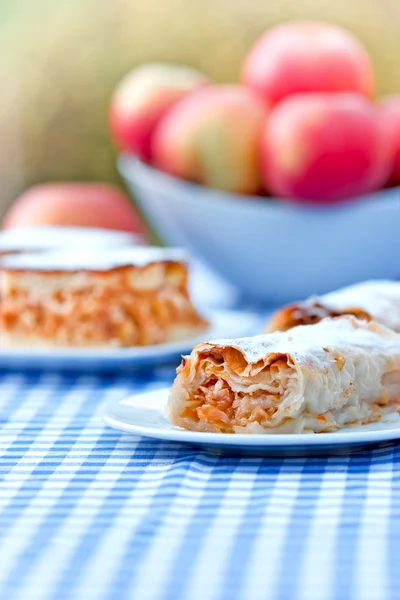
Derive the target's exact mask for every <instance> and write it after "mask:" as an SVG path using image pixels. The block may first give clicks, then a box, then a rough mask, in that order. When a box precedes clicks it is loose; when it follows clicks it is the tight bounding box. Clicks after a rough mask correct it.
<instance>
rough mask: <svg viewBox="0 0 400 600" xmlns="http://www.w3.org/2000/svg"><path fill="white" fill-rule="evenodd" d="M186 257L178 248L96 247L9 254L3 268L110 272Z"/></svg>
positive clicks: (184, 258) (176, 260) (182, 259)
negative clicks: (120, 268) (83, 249)
mask: <svg viewBox="0 0 400 600" xmlns="http://www.w3.org/2000/svg"><path fill="white" fill-rule="evenodd" d="M186 259H187V255H186V253H185V252H184V251H183V250H180V249H178V248H157V247H144V246H131V247H125V248H98V249H97V248H96V249H91V250H88V251H84V252H83V251H80V252H77V251H73V250H63V251H60V252H45V253H38V254H18V255H8V256H5V257H3V258H2V260H1V267H2V268H3V269H6V270H7V269H9V270H20V271H25V270H32V271H68V272H71V271H108V270H110V269H114V268H118V267H124V266H135V267H144V266H146V265H148V264H151V263H155V262H163V261H173V262H186Z"/></svg>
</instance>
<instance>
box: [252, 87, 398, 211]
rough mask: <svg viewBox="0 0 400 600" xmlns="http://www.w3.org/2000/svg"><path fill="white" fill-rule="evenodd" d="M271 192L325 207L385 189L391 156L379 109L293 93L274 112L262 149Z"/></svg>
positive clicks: (355, 100) (342, 97) (357, 99)
mask: <svg viewBox="0 0 400 600" xmlns="http://www.w3.org/2000/svg"><path fill="white" fill-rule="evenodd" d="M261 156H262V158H261V162H262V171H263V178H264V182H265V184H266V185H267V186H268V188H269V190H270V192H271V193H272V194H273V195H275V196H279V197H282V198H286V199H288V200H293V201H298V202H300V201H303V202H304V201H306V202H307V203H314V204H321V203H322V204H324V203H330V202H337V201H339V200H344V199H347V198H352V197H357V196H361V195H363V194H367V193H370V192H373V191H375V190H377V189H379V188H381V187H383V186H384V185H385V184H386V183H387V181H388V179H389V176H390V173H391V170H392V164H393V151H392V144H391V140H390V137H389V136H388V135H387V134H386V131H385V127H384V126H383V123H382V119H381V115H380V110H379V108H378V107H377V106H376V105H375V104H373V103H372V102H371V101H370V100H368V99H367V98H364V97H363V96H361V95H359V94H351V93H338V94H321V93H308V94H294V95H292V96H288V97H287V98H285V100H282V101H281V102H280V103H279V104H278V105H276V107H274V109H273V110H272V111H271V113H270V116H269V119H268V121H267V122H266V124H265V128H264V133H263V137H262V150H261Z"/></svg>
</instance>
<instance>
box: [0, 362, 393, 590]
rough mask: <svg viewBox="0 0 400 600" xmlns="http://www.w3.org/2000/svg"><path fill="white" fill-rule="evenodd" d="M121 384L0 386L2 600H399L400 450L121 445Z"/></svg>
mask: <svg viewBox="0 0 400 600" xmlns="http://www.w3.org/2000/svg"><path fill="white" fill-rule="evenodd" d="M172 376H173V373H172V370H170V369H166V368H163V369H161V370H160V371H158V372H156V373H152V374H150V373H144V374H141V375H140V376H138V375H136V376H135V377H128V376H115V377H108V378H101V377H97V376H74V375H72V374H71V375H61V374H51V373H47V374H46V373H43V374H32V375H29V374H25V375H21V374H12V373H2V374H1V375H0V408H1V410H0V419H1V426H2V433H1V438H0V443H1V451H0V452H1V461H0V479H1V483H0V599H1V600H8V599H12V600H45V599H46V600H47V599H49V600H50V599H51V600H64V599H71V600H80V599H82V600H83V599H84V600H114V599H116V600H117V599H118V600H125V599H132V600H297V599H299V600H300V599H301V600H328V599H339V600H345V599H349V600H350V599H351V600H387V599H397V598H400V446H399V445H397V444H396V445H391V446H388V447H385V448H376V449H373V450H371V451H368V452H363V453H359V454H352V455H347V456H331V457H326V458H308V459H304V458H298V459H277V458H273V459H270V458H241V457H229V456H222V455H221V456H218V455H212V454H207V453H205V452H202V451H199V450H198V449H196V448H195V447H190V446H185V445H179V444H176V443H162V442H157V441H151V440H146V439H144V438H142V439H140V438H137V437H133V436H130V435H124V434H122V433H121V434H120V433H119V432H117V431H113V430H111V429H107V428H105V427H104V426H103V425H102V422H101V420H100V417H99V409H100V407H101V405H102V404H103V403H104V402H105V401H106V400H107V399H109V398H111V397H123V396H125V395H127V394H130V393H132V392H134V391H135V390H139V389H140V390H142V389H145V388H148V389H152V388H157V387H160V386H162V385H165V383H169V382H170V381H171V379H172Z"/></svg>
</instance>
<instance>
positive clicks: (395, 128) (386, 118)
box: [381, 94, 400, 185]
mask: <svg viewBox="0 0 400 600" xmlns="http://www.w3.org/2000/svg"><path fill="white" fill-rule="evenodd" d="M381 106H382V112H381V114H382V119H383V124H384V127H385V130H386V132H387V135H388V137H389V138H390V140H391V142H392V144H393V154H394V161H393V169H392V173H391V176H390V183H391V184H392V185H400V94H393V95H391V96H387V97H386V98H383V99H382V104H381Z"/></svg>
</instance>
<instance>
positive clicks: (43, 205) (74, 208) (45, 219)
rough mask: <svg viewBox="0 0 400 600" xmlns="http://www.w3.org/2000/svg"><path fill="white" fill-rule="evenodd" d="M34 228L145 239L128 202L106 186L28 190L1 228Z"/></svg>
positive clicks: (51, 186) (53, 186)
mask: <svg viewBox="0 0 400 600" xmlns="http://www.w3.org/2000/svg"><path fill="white" fill-rule="evenodd" d="M37 225H68V226H77V227H99V228H105V229H117V230H121V231H128V232H132V233H139V234H142V235H144V236H146V227H145V225H144V223H143V221H142V219H141V217H140V215H139V212H138V211H137V209H136V208H135V206H134V205H133V203H132V201H131V200H130V198H129V197H128V196H127V195H126V194H124V193H123V192H122V191H121V190H119V189H118V188H116V187H114V186H112V185H109V184H106V183H91V182H87V183H78V182H69V183H46V184H41V185H36V186H33V187H31V188H29V189H27V190H26V191H25V192H23V193H22V194H21V195H20V196H19V198H17V199H16V200H15V202H14V203H13V204H12V205H11V207H10V208H9V210H8V211H7V213H6V215H5V217H4V219H3V223H2V226H3V227H4V228H11V227H34V226H37Z"/></svg>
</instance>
